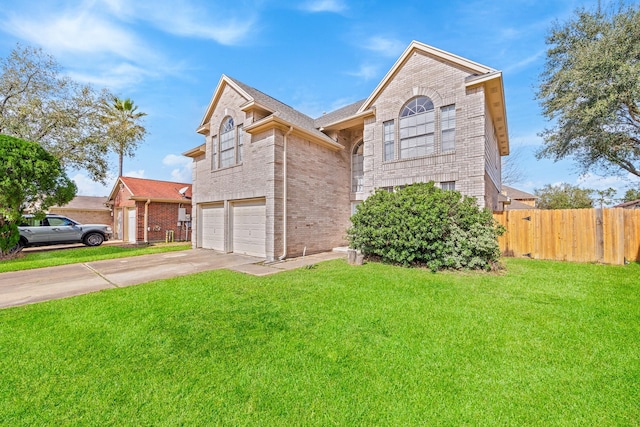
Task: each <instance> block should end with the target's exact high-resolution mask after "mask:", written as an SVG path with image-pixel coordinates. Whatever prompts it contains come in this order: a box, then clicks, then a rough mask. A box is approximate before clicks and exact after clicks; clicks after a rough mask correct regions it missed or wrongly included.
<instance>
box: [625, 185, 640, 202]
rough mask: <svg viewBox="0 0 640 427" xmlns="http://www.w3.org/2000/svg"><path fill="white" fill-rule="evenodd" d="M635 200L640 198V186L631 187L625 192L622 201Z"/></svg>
mask: <svg viewBox="0 0 640 427" xmlns="http://www.w3.org/2000/svg"><path fill="white" fill-rule="evenodd" d="M634 200H640V188H629V189H627V191H625V193H624V197H623V198H622V202H623V203H624V202H633V201H634Z"/></svg>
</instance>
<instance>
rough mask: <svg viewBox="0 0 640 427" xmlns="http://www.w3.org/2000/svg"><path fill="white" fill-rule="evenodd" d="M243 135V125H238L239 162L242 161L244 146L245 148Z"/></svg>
mask: <svg viewBox="0 0 640 427" xmlns="http://www.w3.org/2000/svg"><path fill="white" fill-rule="evenodd" d="M242 136H243V132H242V125H239V126H238V163H242V148H243V144H244V143H243V141H242Z"/></svg>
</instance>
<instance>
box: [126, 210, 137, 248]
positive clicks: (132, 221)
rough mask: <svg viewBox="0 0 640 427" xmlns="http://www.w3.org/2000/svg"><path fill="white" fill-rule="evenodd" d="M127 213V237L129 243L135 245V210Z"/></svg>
mask: <svg viewBox="0 0 640 427" xmlns="http://www.w3.org/2000/svg"><path fill="white" fill-rule="evenodd" d="M127 213H128V215H129V216H128V218H127V219H128V220H129V221H128V223H127V226H128V227H129V228H128V231H129V233H128V237H129V242H130V243H135V242H136V210H135V209H129V211H128V212H127Z"/></svg>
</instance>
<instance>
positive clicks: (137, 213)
mask: <svg viewBox="0 0 640 427" xmlns="http://www.w3.org/2000/svg"><path fill="white" fill-rule="evenodd" d="M107 204H108V205H110V206H111V208H112V211H113V232H114V238H115V239H120V240H124V241H126V242H130V243H148V242H160V241H165V240H167V239H170V240H174V241H184V240H190V239H191V184H187V183H180V182H169V181H156V180H152V179H142V178H131V177H127V176H121V177H120V178H118V180H117V181H116V183H115V185H114V186H113V190H111V194H110V195H109V200H108V202H107Z"/></svg>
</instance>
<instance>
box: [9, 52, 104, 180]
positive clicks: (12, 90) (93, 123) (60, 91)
mask: <svg viewBox="0 0 640 427" xmlns="http://www.w3.org/2000/svg"><path fill="white" fill-rule="evenodd" d="M111 97H112V95H111V94H110V93H109V92H108V91H106V90H102V92H96V91H95V90H94V89H93V88H92V87H91V86H89V85H82V84H79V83H76V82H74V81H73V80H71V79H70V78H68V77H65V76H62V75H61V67H60V66H59V65H58V64H57V62H56V61H55V59H54V58H53V57H52V56H50V55H47V54H45V53H44V52H43V51H42V50H41V49H36V48H32V47H22V46H20V45H18V46H17V47H16V48H15V49H13V51H11V53H10V54H9V56H8V57H7V58H0V134H6V135H12V136H15V137H17V138H21V139H24V140H27V141H35V142H38V143H40V145H42V147H44V148H45V149H46V150H47V151H48V152H49V153H51V154H53V155H54V156H55V157H56V158H57V159H58V160H60V161H61V162H62V163H63V166H65V167H66V166H69V167H74V168H77V169H84V170H86V171H87V172H88V173H89V175H90V176H91V178H92V179H94V180H96V181H100V182H103V183H104V182H105V179H106V174H107V170H108V162H107V153H108V150H109V147H108V144H107V142H106V139H105V137H104V127H103V124H102V122H101V120H100V118H101V114H100V113H101V109H100V107H101V105H102V102H103V101H104V100H106V99H110V98H111Z"/></svg>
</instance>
